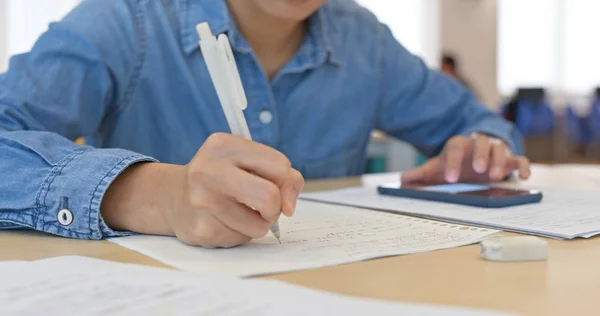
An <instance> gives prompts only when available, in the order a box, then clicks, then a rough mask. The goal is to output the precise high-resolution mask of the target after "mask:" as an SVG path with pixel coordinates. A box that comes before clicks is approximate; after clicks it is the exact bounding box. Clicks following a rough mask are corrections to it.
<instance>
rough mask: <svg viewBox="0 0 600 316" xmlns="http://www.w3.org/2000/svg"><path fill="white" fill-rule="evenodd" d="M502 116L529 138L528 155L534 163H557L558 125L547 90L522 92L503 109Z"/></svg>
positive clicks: (526, 143) (526, 148)
mask: <svg viewBox="0 0 600 316" xmlns="http://www.w3.org/2000/svg"><path fill="white" fill-rule="evenodd" d="M502 115H503V116H504V118H505V119H506V120H508V121H510V122H513V123H514V124H515V125H516V127H517V129H518V130H519V132H521V134H522V135H523V136H524V137H525V154H526V155H527V156H528V157H529V158H530V159H531V160H532V161H552V160H555V158H556V157H555V154H554V131H555V124H556V122H555V117H554V112H553V111H552V108H551V107H550V104H549V103H548V101H546V91H545V90H544V88H521V89H519V90H518V91H517V93H516V94H515V96H514V97H513V98H512V99H511V101H510V102H508V103H507V104H506V105H505V106H504V107H503V108H502Z"/></svg>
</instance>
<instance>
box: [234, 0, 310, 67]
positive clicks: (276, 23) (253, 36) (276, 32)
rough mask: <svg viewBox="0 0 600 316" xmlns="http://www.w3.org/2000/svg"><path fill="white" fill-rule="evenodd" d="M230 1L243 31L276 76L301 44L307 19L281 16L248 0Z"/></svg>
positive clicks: (262, 63) (255, 50) (239, 26)
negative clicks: (274, 15) (261, 8)
mask: <svg viewBox="0 0 600 316" xmlns="http://www.w3.org/2000/svg"><path fill="white" fill-rule="evenodd" d="M227 5H228V7H229V10H230V11H231V14H232V16H233V19H234V20H235V22H236V25H237V27H238V28H239V30H240V32H241V33H242V35H243V36H244V38H245V39H246V40H247V41H248V43H250V46H251V47H252V49H253V51H254V53H255V54H256V56H257V58H258V59H259V61H260V63H261V65H262V67H263V69H264V70H265V72H266V73H267V75H268V77H269V78H272V77H273V76H274V75H275V73H277V72H278V71H279V69H281V68H282V67H283V66H284V65H285V64H286V63H287V61H289V60H290V59H291V58H292V56H293V55H294V54H295V53H296V51H297V50H298V49H299V48H300V45H301V44H302V41H303V39H304V34H305V33H306V23H305V22H298V21H290V20H284V19H278V18H276V17H273V16H272V15H269V14H267V13H266V12H264V11H262V10H260V8H257V7H256V5H254V4H253V2H252V1H248V0H227Z"/></svg>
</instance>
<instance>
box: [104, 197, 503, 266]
mask: <svg viewBox="0 0 600 316" xmlns="http://www.w3.org/2000/svg"><path fill="white" fill-rule="evenodd" d="M280 229H281V242H282V244H278V242H277V240H276V239H275V237H273V236H272V235H267V236H266V237H264V238H261V239H257V240H254V241H252V242H250V243H249V244H247V245H243V246H240V247H237V248H232V249H203V248H199V247H191V246H187V245H184V244H183V243H181V242H180V241H178V240H177V239H175V238H170V237H158V236H131V237H122V238H115V239H111V241H112V242H115V243H117V244H119V245H121V246H124V247H126V248H129V249H132V250H135V251H137V252H140V253H143V254H145V255H147V256H150V257H152V258H154V259H156V260H158V261H161V262H164V263H166V264H168V265H170V266H173V267H176V268H178V269H181V270H185V271H192V272H203V273H215V274H223V275H234V276H254V275H263V274H271V273H281V272H290V271H297V270H305V269H314V268H320V267H325V266H333V265H339V264H344V263H350V262H357V261H362V260H367V259H373V258H379V257H386V256H395V255H406V254H412V253H419V252H426V251H434V250H439V249H445V248H453V247H459V246H465V245H469V244H473V243H476V242H479V241H481V240H482V239H484V238H485V237H487V236H490V235H492V234H494V233H496V232H497V231H495V230H488V229H477V228H473V227H468V226H461V225H448V224H444V223H439V222H435V221H429V220H420V219H416V218H412V217H408V216H398V215H396V214H388V213H382V212H374V211H369V210H364V209H357V208H351V207H345V206H339V205H329V204H324V203H315V202H309V201H298V206H297V208H296V214H295V215H294V217H293V218H284V217H282V218H281V219H280Z"/></svg>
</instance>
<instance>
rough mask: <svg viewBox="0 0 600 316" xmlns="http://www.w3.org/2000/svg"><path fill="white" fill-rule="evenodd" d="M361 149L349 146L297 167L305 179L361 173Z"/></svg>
mask: <svg viewBox="0 0 600 316" xmlns="http://www.w3.org/2000/svg"><path fill="white" fill-rule="evenodd" d="M361 156H362V151H361V150H360V148H351V149H347V150H344V151H342V152H338V153H335V154H333V155H329V156H325V157H323V158H321V159H318V160H312V161H310V160H309V161H307V162H305V163H302V164H300V166H298V167H297V169H298V171H300V172H301V173H302V175H303V176H304V178H305V179H322V178H339V177H347V176H353V175H359V174H361V173H363V170H362V169H361V166H362V163H361V161H362V160H361Z"/></svg>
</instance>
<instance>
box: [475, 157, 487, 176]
mask: <svg viewBox="0 0 600 316" xmlns="http://www.w3.org/2000/svg"><path fill="white" fill-rule="evenodd" d="M473 169H474V170H475V172H477V173H484V172H485V160H483V159H477V160H476V161H475V163H474V164H473Z"/></svg>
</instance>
